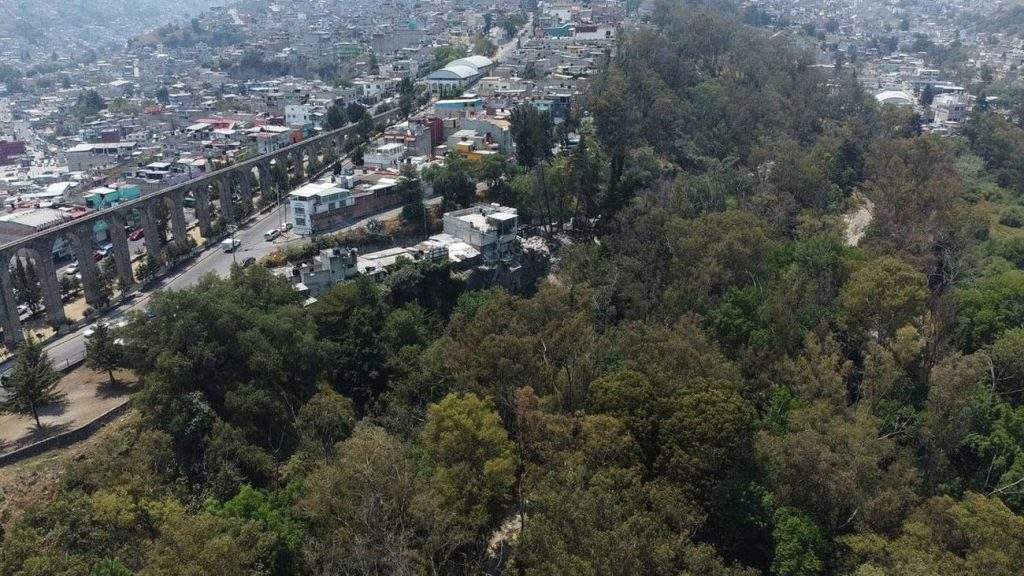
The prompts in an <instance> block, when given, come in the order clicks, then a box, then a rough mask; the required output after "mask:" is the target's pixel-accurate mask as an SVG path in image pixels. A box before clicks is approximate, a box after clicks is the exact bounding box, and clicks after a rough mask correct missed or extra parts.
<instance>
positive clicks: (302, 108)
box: [284, 104, 313, 126]
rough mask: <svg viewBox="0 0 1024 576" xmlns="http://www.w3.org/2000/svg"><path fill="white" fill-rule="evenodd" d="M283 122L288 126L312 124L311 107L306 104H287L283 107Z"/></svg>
mask: <svg viewBox="0 0 1024 576" xmlns="http://www.w3.org/2000/svg"><path fill="white" fill-rule="evenodd" d="M284 121H285V123H286V124H288V125H289V126H306V125H309V124H312V123H313V107H312V106H310V105H308V104H288V105H287V106H285V107H284Z"/></svg>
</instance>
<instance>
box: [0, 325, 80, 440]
mask: <svg viewBox="0 0 1024 576" xmlns="http://www.w3.org/2000/svg"><path fill="white" fill-rule="evenodd" d="M58 382H60V373H58V372H57V371H56V370H55V369H54V367H53V362H52V361H51V360H50V357H49V356H48V355H47V354H46V352H45V351H44V350H43V345H42V343H40V342H37V341H35V340H33V339H32V337H31V336H30V337H28V339H27V340H26V341H25V343H24V345H22V347H21V348H19V349H18V351H17V353H16V354H15V357H14V368H12V369H11V372H10V376H9V377H8V378H7V379H6V380H4V382H3V383H2V387H3V390H4V400H3V402H2V403H0V408H3V410H4V411H6V412H10V413H13V414H22V415H25V416H29V415H31V416H32V417H33V418H35V421H36V426H37V427H39V428H42V427H43V425H42V423H41V422H40V421H39V408H41V407H42V406H45V405H47V404H52V403H54V402H58V401H59V400H60V399H61V398H62V397H63V396H64V394H63V393H62V392H58V391H57V383H58Z"/></svg>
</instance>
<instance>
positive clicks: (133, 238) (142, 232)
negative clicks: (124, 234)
mask: <svg viewBox="0 0 1024 576" xmlns="http://www.w3.org/2000/svg"><path fill="white" fill-rule="evenodd" d="M145 235H146V231H145V230H144V229H142V228H139V229H138V230H136V231H135V232H132V233H131V234H129V235H128V239H129V240H131V241H132V242H135V241H136V240H142V238H143V237H144V236H145Z"/></svg>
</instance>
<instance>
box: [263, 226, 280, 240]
mask: <svg viewBox="0 0 1024 576" xmlns="http://www.w3.org/2000/svg"><path fill="white" fill-rule="evenodd" d="M280 235H281V231H280V230H278V229H277V228H274V229H271V230H267V231H266V232H264V233H263V239H264V240H266V241H267V242H273V241H274V239H275V238H277V237H278V236H280Z"/></svg>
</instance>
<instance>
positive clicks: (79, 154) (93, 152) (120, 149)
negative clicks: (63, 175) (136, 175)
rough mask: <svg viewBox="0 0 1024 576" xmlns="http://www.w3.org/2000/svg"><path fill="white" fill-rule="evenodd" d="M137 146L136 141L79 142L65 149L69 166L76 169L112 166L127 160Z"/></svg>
mask: <svg viewBox="0 0 1024 576" xmlns="http://www.w3.org/2000/svg"><path fill="white" fill-rule="evenodd" d="M136 146H137V143H136V142H110V143H103V142H97V143H91V144H79V145H77V146H74V147H73V148H69V149H67V150H65V151H64V156H65V157H66V158H67V161H68V168H69V169H71V170H75V171H84V170H93V169H96V168H110V167H113V166H116V165H118V164H120V163H121V162H124V161H125V160H127V159H128V158H129V157H130V156H131V153H132V152H133V151H134V150H135V148H136Z"/></svg>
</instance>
